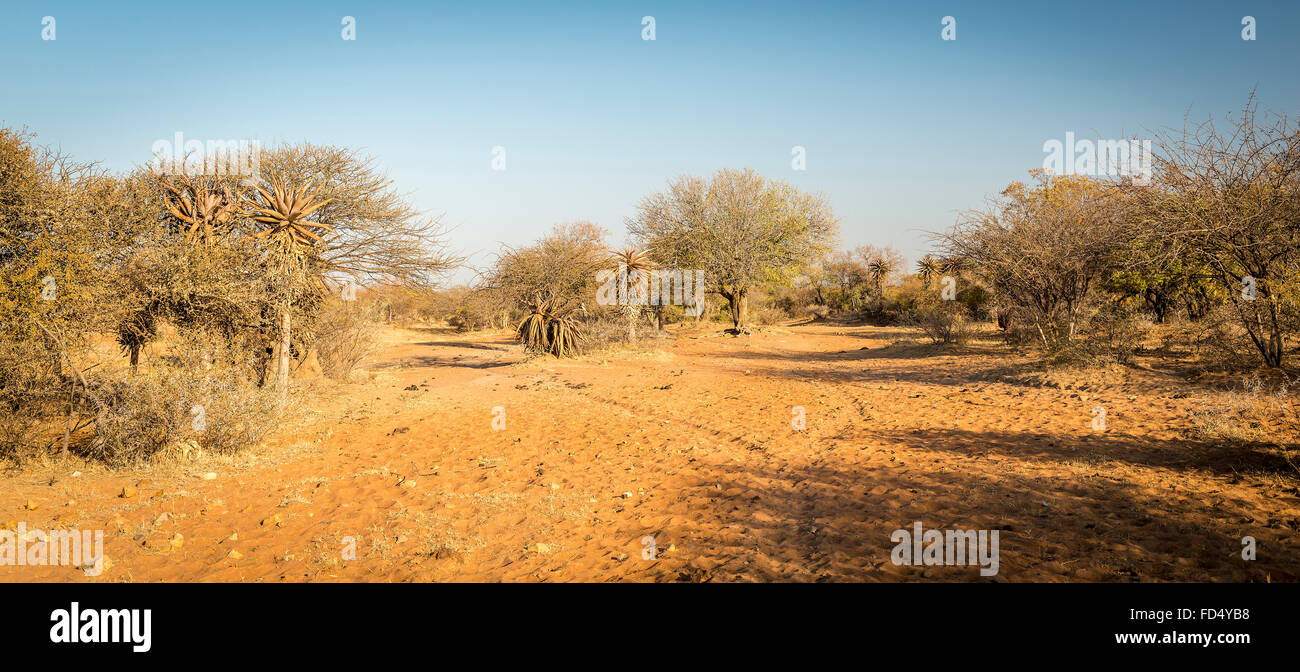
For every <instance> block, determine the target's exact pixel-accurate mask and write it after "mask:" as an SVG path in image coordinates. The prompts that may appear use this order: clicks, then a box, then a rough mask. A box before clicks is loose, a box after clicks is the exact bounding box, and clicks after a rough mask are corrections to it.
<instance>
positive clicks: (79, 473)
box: [72, 471, 81, 478]
mask: <svg viewBox="0 0 1300 672" xmlns="http://www.w3.org/2000/svg"><path fill="white" fill-rule="evenodd" d="M80 475H81V472H80V471H74V472H72V477H73V478H76V477H78V476H80Z"/></svg>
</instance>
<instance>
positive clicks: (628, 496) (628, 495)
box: [623, 492, 632, 499]
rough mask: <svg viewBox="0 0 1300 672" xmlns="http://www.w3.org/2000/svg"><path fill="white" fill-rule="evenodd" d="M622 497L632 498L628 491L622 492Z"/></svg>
mask: <svg viewBox="0 0 1300 672" xmlns="http://www.w3.org/2000/svg"><path fill="white" fill-rule="evenodd" d="M623 499H632V493H630V492H625V493H623Z"/></svg>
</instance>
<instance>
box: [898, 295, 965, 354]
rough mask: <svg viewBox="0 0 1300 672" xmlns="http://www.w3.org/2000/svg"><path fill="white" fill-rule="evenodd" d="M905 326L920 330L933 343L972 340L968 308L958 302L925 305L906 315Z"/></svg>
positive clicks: (957, 342) (954, 342) (959, 342)
mask: <svg viewBox="0 0 1300 672" xmlns="http://www.w3.org/2000/svg"><path fill="white" fill-rule="evenodd" d="M901 322H902V323H903V324H904V325H905V326H909V327H912V328H914V329H920V330H921V332H922V333H924V334H925V335H926V336H927V337H929V339H930V342H931V343H935V344H940V343H943V344H961V343H965V342H966V340H967V339H968V338H970V335H971V332H972V327H971V323H970V318H969V317H968V315H967V310H966V306H965V305H964V304H962V303H960V302H958V301H941V302H939V303H932V304H929V305H924V306H921V307H919V308H917V309H916V310H913V311H910V312H909V313H907V314H906V315H904V316H903V317H902V319H901Z"/></svg>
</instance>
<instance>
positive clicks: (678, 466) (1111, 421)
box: [0, 325, 1300, 581]
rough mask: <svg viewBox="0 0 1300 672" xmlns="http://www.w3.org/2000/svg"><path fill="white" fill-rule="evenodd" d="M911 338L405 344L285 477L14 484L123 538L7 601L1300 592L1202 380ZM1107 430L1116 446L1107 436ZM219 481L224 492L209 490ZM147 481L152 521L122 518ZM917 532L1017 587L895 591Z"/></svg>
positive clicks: (313, 436) (965, 576) (18, 575)
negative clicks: (437, 584) (1191, 586)
mask: <svg viewBox="0 0 1300 672" xmlns="http://www.w3.org/2000/svg"><path fill="white" fill-rule="evenodd" d="M897 333H899V332H897V331H892V330H887V329H880V328H875V327H832V326H822V325H810V326H796V327H789V328H785V329H777V330H773V331H770V332H765V333H762V334H759V335H756V336H751V337H741V338H730V337H720V336H717V335H716V334H712V333H710V332H698V333H696V334H695V335H694V336H691V335H689V334H682V335H681V336H680V337H678V338H676V339H664V340H662V341H656V343H658V344H659V346H658V347H660V348H661V350H662V351H661V352H659V353H657V354H629V355H626V356H621V357H620V356H617V355H610V356H609V357H608V358H606V359H604V360H601V359H591V360H582V361H564V362H561V361H556V360H553V359H543V360H535V361H531V362H521V360H522V356H521V354H520V353H519V351H518V349H517V348H515V347H512V346H510V344H509V341H508V336H506V335H499V336H494V337H486V338H485V337H483V336H481V335H478V336H461V335H454V334H447V333H444V332H436V331H395V332H392V333H391V334H389V336H390V339H389V343H388V346H387V347H386V348H385V350H384V351H383V353H382V355H381V356H380V357H379V358H378V360H377V361H375V362H373V363H372V364H371V365H370V371H371V373H372V374H373V379H372V380H370V381H368V382H365V383H358V384H353V385H349V386H346V387H345V389H344V390H343V392H342V394H340V395H338V396H335V397H332V398H330V399H327V400H324V401H321V402H320V403H319V404H318V405H319V409H318V411H317V415H316V416H315V417H316V419H315V420H313V421H308V422H304V423H303V424H302V426H301V427H299V428H296V429H295V430H294V431H293V432H290V433H288V435H285V436H280V437H277V439H276V440H275V441H273V442H271V444H270V445H268V446H267V447H265V448H262V449H259V451H256V452H257V454H258V456H260V458H258V457H254V458H253V459H250V460H245V461H240V462H233V463H230V464H221V465H218V466H211V465H195V466H194V467H193V468H181V469H172V470H168V471H165V472H163V471H161V470H160V471H159V472H158V473H156V474H146V475H144V476H139V475H130V476H128V475H126V474H124V473H121V472H118V473H112V472H105V471H104V470H90V469H88V470H87V472H88V473H87V474H86V475H83V476H80V477H76V478H72V477H70V476H68V475H67V473H66V472H69V471H71V469H72V468H73V467H70V466H66V465H65V466H64V467H59V468H53V467H51V468H43V469H37V470H34V471H28V472H25V473H18V474H10V475H8V476H5V477H4V478H3V479H0V512H3V513H0V524H5V523H6V522H7V521H8V522H13V521H16V520H22V521H25V522H26V523H27V524H28V526H29V527H30V526H38V527H42V528H44V529H52V528H67V527H81V528H83V529H85V528H91V529H95V528H103V529H105V530H107V539H106V553H107V555H108V557H109V558H110V560H111V563H110V564H111V566H110V567H109V569H108V570H107V571H105V572H104V573H103V574H102V575H101V576H99V577H97V578H90V577H85V576H83V574H82V573H81V572H79V571H76V570H74V569H71V568H67V567H36V568H33V567H21V568H20V567H0V579H4V580H18V581H29V580H39V581H338V580H346V581H355V580H364V581H494V580H506V581H675V580H688V581H699V580H753V581H770V580H782V581H824V580H853V581H897V580H959V581H965V580H981V581H987V580H998V581H1059V580H1076V581H1077V580H1085V581H1132V580H1169V581H1266V580H1272V581H1293V580H1296V578H1297V576H1300V553H1297V551H1298V550H1300V539H1298V535H1297V531H1296V530H1297V528H1298V527H1300V499H1298V498H1297V496H1296V491H1295V490H1294V480H1292V481H1290V482H1289V486H1290V487H1288V481H1286V480H1284V479H1278V478H1270V477H1267V476H1255V475H1252V474H1253V473H1254V472H1253V471H1252V470H1259V469H1261V468H1262V469H1264V470H1265V473H1268V472H1270V471H1271V472H1276V473H1285V472H1284V471H1282V465H1279V464H1278V463H1277V461H1276V458H1273V457H1272V456H1270V455H1266V454H1261V453H1254V452H1251V451H1246V450H1242V449H1237V450H1227V449H1222V448H1213V447H1210V446H1207V445H1205V444H1202V443H1198V442H1194V441H1189V440H1187V439H1186V438H1185V437H1186V433H1185V430H1186V428H1187V426H1188V421H1187V418H1186V416H1187V414H1188V412H1189V411H1191V410H1192V409H1193V405H1194V401H1193V400H1192V398H1190V397H1188V396H1187V395H1186V394H1185V391H1186V389H1188V388H1187V387H1186V384H1185V383H1182V382H1181V381H1179V380H1177V379H1176V378H1173V377H1171V376H1168V375H1165V374H1161V373H1155V372H1146V371H1139V370H1126V371H1123V372H1121V373H1118V374H1115V373H1111V374H1107V375H1106V376H1102V377H1101V380H1097V381H1093V382H1090V383H1089V384H1086V385H1083V386H1082V387H1084V388H1086V389H1060V388H1055V387H1040V386H1036V385H1032V384H1026V383H1024V382H1022V378H1017V377H1016V376H1014V375H1007V372H1008V371H1015V370H1017V368H1016V367H1018V366H1020V365H1021V364H1022V363H1023V362H1022V360H1020V359H1018V358H1016V357H1014V356H1011V355H1008V354H1005V353H1003V352H1000V351H996V350H987V351H980V350H978V349H974V350H966V351H963V352H948V351H936V350H933V349H929V348H924V347H905V346H904V347H900V346H890V345H889V340H888V339H889V338H890V337H891V336H894V335H897ZM412 386H414V388H415V389H408V388H411V387H412ZM1097 405H1102V406H1104V407H1106V409H1107V420H1108V427H1107V431H1105V432H1097V431H1094V430H1093V429H1092V427H1091V424H1090V421H1091V413H1090V410H1091V409H1092V408H1093V407H1095V406H1097ZM495 407H500V408H501V409H504V412H505V429H503V430H496V429H494V428H493V420H494V418H495V417H498V416H497V415H495V414H494V411H493V409H494V408H495ZM794 407H803V409H805V413H806V418H807V421H806V422H807V428H806V430H803V431H797V430H795V429H793V428H792V426H791V419H792V410H791V409H792V408H794ZM209 470H212V471H216V472H218V478H217V479H215V480H202V479H201V478H200V477H199V474H200V473H202V472H204V471H209ZM1243 474H1244V475H1243ZM51 478H53V479H55V482H54V483H53V484H50V483H49V481H50V479H51ZM141 478H144V479H146V482H145V483H143V484H141V485H140V487H139V488H138V489H139V496H138V497H135V498H131V499H123V498H120V497H117V495H118V493H120V491H121V489H122V488H123V487H124V486H127V485H134V484H136V482H137V481H138V480H140V479H141ZM28 502H31V503H33V504H35V505H36V507H37V508H36V509H35V510H30V511H29V510H25V509H24V508H22V507H24V506H25V505H26V504H27V503H28ZM69 502H72V503H71V504H69ZM164 513H165V514H166V515H165V516H164V515H163V514H164ZM160 517H161V518H162V519H161V520H160ZM915 521H921V522H923V524H924V525H925V527H926V528H965V529H971V528H974V529H998V530H1000V541H1001V543H1000V547H1001V562H1000V571H999V573H998V575H997V576H996V577H992V578H983V577H980V576H979V574H978V571H977V568H975V567H934V568H924V567H910V566H896V565H894V564H893V563H891V562H890V556H889V553H890V550H891V549H892V548H893V546H894V543H893V542H891V541H890V534H891V533H892V532H893V531H894V530H896V529H900V528H910V527H911V526H912V524H913V523H914V522H915ZM177 534H180V535H181V536H182V537H183V541H182V542H181V544H180V545H179V547H177V546H174V545H173V544H172V543H170V542H171V540H172V539H175V538H176V535H177ZM232 534H235V535H237V538H236V539H230V536H231V535H232ZM1246 535H1250V536H1253V537H1255V539H1256V540H1257V541H1258V548H1259V551H1258V559H1257V560H1255V561H1253V562H1248V561H1244V560H1242V559H1241V557H1240V550H1241V538H1242V537H1243V536H1246ZM646 537H653V539H654V544H655V547H656V549H657V557H655V558H654V559H647V558H643V553H642V551H643V548H644V543H643V542H644V540H645V538H646ZM349 538H351V540H352V541H353V542H354V543H355V559H346V558H345V557H344V552H345V550H346V549H347V548H348V543H347V541H348V539H349ZM231 551H235V553H236V555H235V557H232V556H231ZM236 558H237V559H236Z"/></svg>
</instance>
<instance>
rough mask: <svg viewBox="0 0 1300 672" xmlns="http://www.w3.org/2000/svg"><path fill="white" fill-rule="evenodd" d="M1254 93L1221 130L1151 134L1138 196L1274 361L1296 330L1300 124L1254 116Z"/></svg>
mask: <svg viewBox="0 0 1300 672" xmlns="http://www.w3.org/2000/svg"><path fill="white" fill-rule="evenodd" d="M1256 112H1257V108H1256V103H1255V102H1254V97H1253V96H1252V98H1251V100H1250V102H1248V103H1247V104H1246V106H1245V108H1244V110H1243V111H1242V112H1241V113H1240V114H1239V115H1237V116H1236V117H1234V118H1231V119H1230V120H1229V124H1228V128H1227V129H1226V130H1224V131H1221V130H1219V128H1217V126H1216V124H1215V122H1214V120H1213V119H1209V120H1207V121H1205V122H1204V123H1200V124H1195V125H1193V124H1184V126H1183V128H1182V129H1181V131H1178V132H1171V133H1164V134H1162V135H1160V136H1158V138H1157V143H1158V147H1159V149H1158V151H1157V153H1156V156H1155V160H1154V164H1155V180H1154V182H1153V184H1152V188H1151V189H1147V190H1142V191H1140V192H1138V193H1139V195H1140V196H1142V197H1143V199H1144V201H1143V202H1144V205H1145V206H1146V210H1147V213H1148V220H1147V221H1148V222H1149V224H1150V225H1151V226H1152V227H1153V228H1155V229H1156V230H1159V231H1161V232H1163V233H1165V234H1166V236H1167V237H1166V241H1167V242H1168V245H1167V247H1168V249H1170V250H1171V254H1175V255H1179V256H1181V257H1185V258H1187V259H1189V260H1192V261H1194V262H1195V263H1198V264H1200V265H1203V266H1204V267H1206V268H1208V269H1209V271H1210V274H1211V275H1212V276H1213V277H1214V278H1215V280H1216V282H1217V283H1218V284H1219V285H1220V287H1221V288H1222V289H1223V290H1224V292H1225V293H1226V295H1227V296H1228V297H1229V299H1230V300H1231V302H1232V304H1233V306H1234V307H1235V309H1236V312H1237V315H1238V318H1239V319H1240V322H1241V325H1242V327H1244V328H1245V331H1246V333H1247V335H1248V336H1249V338H1250V341H1251V343H1253V344H1254V346H1255V348H1256V350H1257V351H1258V352H1259V354H1260V356H1261V357H1262V358H1263V360H1264V363H1265V364H1267V365H1268V366H1271V367H1280V366H1282V364H1283V359H1284V354H1285V346H1286V341H1287V339H1288V337H1289V336H1290V335H1291V334H1293V333H1295V331H1296V330H1297V328H1300V312H1298V311H1297V305H1296V301H1297V298H1298V297H1297V295H1298V294H1300V289H1298V285H1297V273H1300V128H1297V127H1296V125H1295V124H1294V123H1293V122H1292V121H1291V120H1289V119H1288V118H1286V117H1280V116H1276V117H1266V118H1258V117H1257V114H1256Z"/></svg>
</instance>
